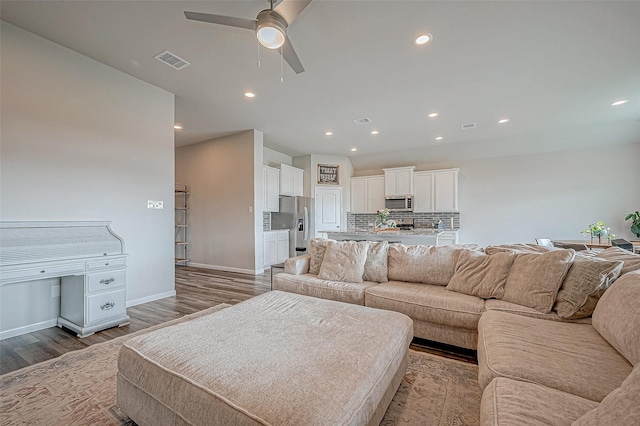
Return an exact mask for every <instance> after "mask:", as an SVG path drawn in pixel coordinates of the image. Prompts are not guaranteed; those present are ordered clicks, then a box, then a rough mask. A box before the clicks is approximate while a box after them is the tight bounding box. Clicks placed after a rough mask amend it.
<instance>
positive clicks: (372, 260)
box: [362, 241, 389, 283]
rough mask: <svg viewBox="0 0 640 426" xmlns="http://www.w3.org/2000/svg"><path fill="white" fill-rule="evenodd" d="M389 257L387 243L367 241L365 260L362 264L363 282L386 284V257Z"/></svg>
mask: <svg viewBox="0 0 640 426" xmlns="http://www.w3.org/2000/svg"><path fill="white" fill-rule="evenodd" d="M388 256H389V243H388V242H386V241H369V248H368V249H367V260H366V261H365V262H364V273H363V274H362V279H363V280H364V281H373V282H379V283H386V282H387V281H389V280H388V279H387V257H388Z"/></svg>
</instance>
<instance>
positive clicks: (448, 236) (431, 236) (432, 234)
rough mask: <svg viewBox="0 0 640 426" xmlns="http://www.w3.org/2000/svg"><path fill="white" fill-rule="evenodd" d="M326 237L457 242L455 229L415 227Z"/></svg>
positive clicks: (409, 242)
mask: <svg viewBox="0 0 640 426" xmlns="http://www.w3.org/2000/svg"><path fill="white" fill-rule="evenodd" d="M327 237H328V238H330V239H332V240H337V241H347V240H352V241H389V242H390V243H402V244H404V245H416V244H424V245H432V246H444V245H448V244H456V243H457V242H458V232H457V230H455V229H433V228H416V229H411V230H400V229H398V230H393V231H384V232H374V231H366V230H349V231H345V232H327Z"/></svg>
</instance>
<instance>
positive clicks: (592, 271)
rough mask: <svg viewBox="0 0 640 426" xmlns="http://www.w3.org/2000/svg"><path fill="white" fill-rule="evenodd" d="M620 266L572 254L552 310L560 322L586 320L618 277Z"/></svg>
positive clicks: (616, 263)
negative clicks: (572, 256)
mask: <svg viewBox="0 0 640 426" xmlns="http://www.w3.org/2000/svg"><path fill="white" fill-rule="evenodd" d="M622 265H623V263H622V262H621V261H617V260H615V261H607V260H603V259H596V258H594V257H587V256H582V255H579V254H577V253H576V258H575V259H574V260H573V264H572V265H571V268H569V272H567V276H566V277H565V279H564V281H563V282H562V287H561V288H560V291H559V292H558V298H557V299H556V304H555V305H554V307H553V308H554V309H555V311H556V312H558V316H560V317H562V318H569V319H575V318H586V317H588V316H589V315H591V314H592V313H593V310H594V309H595V307H596V304H597V303H598V300H599V299H600V296H602V294H603V293H604V292H605V290H606V289H608V288H609V286H610V285H611V284H613V282H614V281H615V279H616V278H618V276H619V275H620V271H621V270H622Z"/></svg>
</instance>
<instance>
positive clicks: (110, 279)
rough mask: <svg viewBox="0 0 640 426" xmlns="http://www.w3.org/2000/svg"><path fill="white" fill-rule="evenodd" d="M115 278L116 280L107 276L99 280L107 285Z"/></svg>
mask: <svg viewBox="0 0 640 426" xmlns="http://www.w3.org/2000/svg"><path fill="white" fill-rule="evenodd" d="M115 280H116V279H115V278H109V279H106V280H100V284H104V285H109V284H111V283H112V282H114V281H115Z"/></svg>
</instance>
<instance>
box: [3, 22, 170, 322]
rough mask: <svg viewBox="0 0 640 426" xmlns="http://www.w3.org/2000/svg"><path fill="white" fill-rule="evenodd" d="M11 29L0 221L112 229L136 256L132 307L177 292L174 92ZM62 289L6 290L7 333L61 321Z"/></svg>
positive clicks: (39, 285)
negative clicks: (159, 205)
mask: <svg viewBox="0 0 640 426" xmlns="http://www.w3.org/2000/svg"><path fill="white" fill-rule="evenodd" d="M1 31H2V36H1V50H2V62H1V67H2V68H1V73H0V74H1V85H2V87H1V103H2V114H1V140H2V142H1V145H0V219H1V220H5V221H8V220H21V221H35V220H38V221H52V220H56V221H64V220H68V221H78V220H107V221H111V222H112V228H113V230H114V231H115V232H116V233H117V234H119V235H120V236H122V237H123V239H124V241H125V244H126V245H125V249H126V251H127V253H128V254H129V258H128V260H127V263H128V265H129V267H128V269H127V299H128V303H129V304H132V303H142V302H144V301H148V300H153V299H155V298H158V297H166V296H169V295H172V294H174V293H175V291H174V289H175V281H174V259H173V258H174V247H173V246H174V244H173V218H174V210H173V207H174V195H173V155H174V148H173V142H174V140H173V136H174V133H173V132H174V130H173V117H174V96H173V94H171V93H168V92H166V91H164V90H161V89H159V88H157V87H155V86H152V85H150V84H148V83H145V82H142V81H140V80H138V79H136V78H134V77H131V76H129V75H126V74H123V73H121V72H120V71H117V70H114V69H113V68H109V67H107V66H105V65H103V64H100V63H98V62H96V61H94V60H92V59H89V58H87V57H85V56H82V55H80V54H78V53H76V52H73V51H71V50H69V49H66V48H64V47H62V46H60V45H57V44H55V43H52V42H50V41H47V40H45V39H43V38H41V37H38V36H35V35H33V34H31V33H28V32H26V31H24V30H21V29H19V28H17V27H15V26H12V25H10V24H7V23H6V22H2V24H1ZM147 200H161V201H164V209H163V210H149V209H147ZM57 285H59V280H47V281H45V282H32V283H30V284H12V285H8V286H4V287H2V290H1V293H0V299H1V302H0V305H1V308H2V316H1V322H2V324H0V327H1V328H2V330H7V329H13V328H16V327H21V326H26V325H28V324H30V323H36V322H42V321H47V320H51V319H55V318H56V317H57V313H58V306H59V298H52V297H51V287H52V286H57ZM27 288H28V289H29V290H28V291H23V290H24V289H27ZM43 313H44V314H43Z"/></svg>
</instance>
